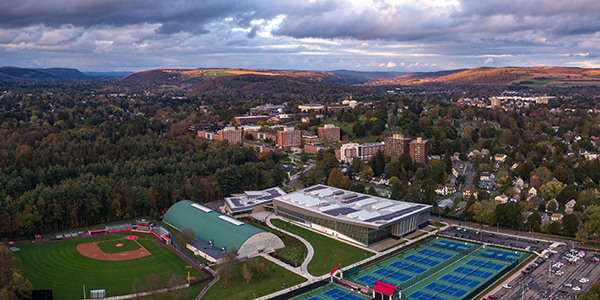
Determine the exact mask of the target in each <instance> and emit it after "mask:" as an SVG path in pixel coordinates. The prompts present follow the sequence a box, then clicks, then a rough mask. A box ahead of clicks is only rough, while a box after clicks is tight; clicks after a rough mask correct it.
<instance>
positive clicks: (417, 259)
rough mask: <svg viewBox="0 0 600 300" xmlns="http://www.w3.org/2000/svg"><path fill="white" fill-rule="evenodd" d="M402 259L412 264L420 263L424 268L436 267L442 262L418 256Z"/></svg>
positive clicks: (412, 255)
mask: <svg viewBox="0 0 600 300" xmlns="http://www.w3.org/2000/svg"><path fill="white" fill-rule="evenodd" d="M402 259H404V260H406V261H410V262H414V263H418V264H421V265H424V266H428V267H430V268H431V267H435V266H437V265H439V264H441V263H442V262H441V261H439V260H434V259H430V258H427V257H422V256H418V255H414V254H411V255H409V256H406V257H403V258H402Z"/></svg>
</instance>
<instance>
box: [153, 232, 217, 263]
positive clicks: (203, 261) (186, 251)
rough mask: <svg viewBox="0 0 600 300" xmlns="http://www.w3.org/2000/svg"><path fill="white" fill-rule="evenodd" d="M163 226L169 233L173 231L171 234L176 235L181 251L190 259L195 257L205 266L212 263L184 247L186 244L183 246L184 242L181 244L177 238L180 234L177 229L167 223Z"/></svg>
mask: <svg viewBox="0 0 600 300" xmlns="http://www.w3.org/2000/svg"><path fill="white" fill-rule="evenodd" d="M162 225H163V226H164V227H165V228H167V229H168V230H169V231H171V233H172V234H174V235H175V239H176V240H177V245H179V247H180V248H181V249H182V250H183V251H184V252H185V253H187V255H189V256H190V257H193V258H194V259H195V260H197V261H199V262H201V263H203V264H205V265H208V264H209V263H210V262H209V261H208V260H207V259H205V258H204V257H202V256H196V255H195V254H194V252H193V251H192V250H190V249H188V248H187V247H186V245H184V244H183V242H181V239H178V238H177V234H178V233H179V230H177V229H175V228H174V227H173V226H171V225H169V224H167V223H162Z"/></svg>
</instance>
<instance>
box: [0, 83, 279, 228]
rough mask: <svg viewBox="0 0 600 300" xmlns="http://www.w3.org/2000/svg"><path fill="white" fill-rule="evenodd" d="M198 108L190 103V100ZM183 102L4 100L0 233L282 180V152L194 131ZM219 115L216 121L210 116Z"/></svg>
mask: <svg viewBox="0 0 600 300" xmlns="http://www.w3.org/2000/svg"><path fill="white" fill-rule="evenodd" d="M192 103H193V104H192ZM194 104H197V103H194V102H192V101H189V102H187V101H186V100H179V101H178V102H177V103H175V101H173V100H166V99H165V100H164V101H158V100H157V99H149V98H146V99H144V98H142V97H136V99H132V98H119V97H116V98H112V99H109V98H107V97H106V96H104V95H102V96H89V95H85V96H82V95H78V94H77V93H75V92H73V93H72V94H68V93H66V94H65V93H64V92H61V93H60V95H56V96H55V95H52V94H50V93H45V94H34V95H31V96H28V95H22V94H21V95H19V94H8V95H4V96H3V97H2V107H0V120H3V121H2V123H1V124H0V127H1V128H0V234H1V235H2V236H5V237H6V236H15V235H32V234H35V233H43V232H51V231H59V230H64V229H69V228H74V227H79V226H87V225H90V224H95V223H100V222H106V221H110V220H119V219H123V218H129V217H135V216H140V215H148V214H151V215H154V214H156V212H157V211H159V210H160V209H165V208H168V207H170V205H172V204H173V203H175V202H176V201H179V200H182V199H191V200H195V201H198V202H206V201H211V200H214V199H219V198H221V197H222V196H224V195H228V194H230V193H232V192H238V191H242V190H247V189H261V188H267V187H272V186H275V185H279V184H281V182H282V181H283V180H284V179H285V178H286V176H287V174H285V173H284V172H282V171H281V168H280V167H279V165H277V164H276V163H277V162H278V161H279V159H280V157H279V156H278V155H277V154H272V155H271V156H267V157H261V159H259V157H258V154H257V153H256V152H255V151H254V150H252V149H248V148H243V147H240V146H239V145H229V144H227V143H226V142H225V143H208V142H206V141H201V140H200V139H197V138H196V137H194V136H193V135H191V134H190V133H189V131H188V130H187V125H188V124H189V123H191V122H192V121H198V120H199V119H200V116H199V115H198V114H197V113H196V111H195V110H194V109H192V108H191V107H192V106H193V105H194ZM209 117H212V118H213V119H220V118H221V117H219V116H218V115H216V116H209Z"/></svg>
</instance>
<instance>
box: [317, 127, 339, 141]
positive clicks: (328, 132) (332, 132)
mask: <svg viewBox="0 0 600 300" xmlns="http://www.w3.org/2000/svg"><path fill="white" fill-rule="evenodd" d="M318 132H319V137H320V138H324V137H328V138H330V139H331V140H332V141H334V142H337V141H339V140H340V128H339V127H337V126H335V125H333V124H325V126H324V127H319V129H318Z"/></svg>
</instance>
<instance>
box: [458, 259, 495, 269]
mask: <svg viewBox="0 0 600 300" xmlns="http://www.w3.org/2000/svg"><path fill="white" fill-rule="evenodd" d="M465 265H469V266H473V267H478V268H484V269H488V270H492V271H500V270H502V268H504V267H505V265H502V264H497V263H493V262H491V261H483V260H479V259H471V260H469V261H468V262H467V263H466V264H465Z"/></svg>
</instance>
